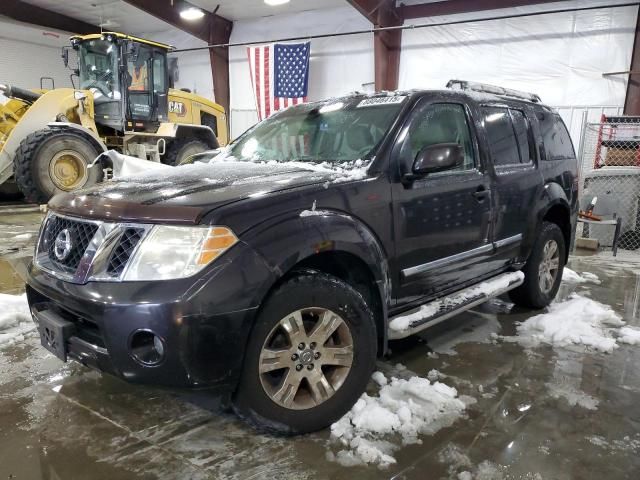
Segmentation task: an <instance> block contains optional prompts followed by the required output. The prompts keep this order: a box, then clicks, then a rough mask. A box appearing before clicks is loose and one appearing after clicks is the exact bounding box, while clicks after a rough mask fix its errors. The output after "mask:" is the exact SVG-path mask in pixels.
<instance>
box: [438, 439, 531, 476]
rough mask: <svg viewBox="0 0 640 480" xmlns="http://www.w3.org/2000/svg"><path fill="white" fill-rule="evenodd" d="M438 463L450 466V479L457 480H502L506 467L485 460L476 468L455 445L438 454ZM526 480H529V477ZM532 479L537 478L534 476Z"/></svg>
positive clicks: (448, 469)
mask: <svg viewBox="0 0 640 480" xmlns="http://www.w3.org/2000/svg"><path fill="white" fill-rule="evenodd" d="M438 461H439V462H440V463H443V464H445V465H448V468H447V473H448V474H449V478H452V479H453V478H455V479H457V480H501V479H503V478H504V474H503V470H504V468H505V467H503V466H502V465H496V464H495V463H493V462H490V461H489V460H484V461H483V462H481V463H480V464H478V465H477V466H474V464H473V462H472V461H471V459H470V458H469V456H468V455H467V454H466V453H464V452H463V450H462V448H460V447H459V446H458V445H455V444H448V445H447V446H446V447H445V448H444V449H442V450H441V451H440V452H439V453H438ZM526 478H529V477H528V476H527V477H526ZM532 478H537V477H536V476H533V477H532Z"/></svg>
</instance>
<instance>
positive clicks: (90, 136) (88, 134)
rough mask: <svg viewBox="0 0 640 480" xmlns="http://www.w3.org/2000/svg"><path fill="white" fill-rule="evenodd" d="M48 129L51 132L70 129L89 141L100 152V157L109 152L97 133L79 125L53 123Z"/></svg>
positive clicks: (48, 125)
mask: <svg viewBox="0 0 640 480" xmlns="http://www.w3.org/2000/svg"><path fill="white" fill-rule="evenodd" d="M47 127H48V128H49V129H51V130H65V129H69V130H70V131H72V132H74V133H77V134H79V135H82V136H83V137H85V138H86V139H87V140H89V141H90V142H91V144H92V145H93V146H94V147H95V148H96V149H97V150H98V155H100V154H101V153H103V152H106V151H107V150H108V148H107V146H106V145H105V144H104V142H103V141H102V140H101V139H100V137H98V135H97V134H96V133H95V132H92V131H91V130H89V129H88V128H85V127H83V126H82V125H78V124H77V123H70V122H51V123H49V124H47Z"/></svg>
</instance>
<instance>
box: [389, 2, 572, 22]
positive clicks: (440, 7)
mask: <svg viewBox="0 0 640 480" xmlns="http://www.w3.org/2000/svg"><path fill="white" fill-rule="evenodd" d="M559 1H561V0H534V1H532V0H474V1H470V0H445V1H440V2H431V3H420V4H413V5H405V4H403V3H401V4H400V7H399V8H398V10H399V14H400V15H401V16H402V18H404V19H409V18H421V17H437V16H439V15H455V14H456V13H469V12H483V11H485V10H499V9H502V8H513V7H525V6H529V5H535V4H537V3H553V2H559Z"/></svg>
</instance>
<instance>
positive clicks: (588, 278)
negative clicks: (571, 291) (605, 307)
mask: <svg viewBox="0 0 640 480" xmlns="http://www.w3.org/2000/svg"><path fill="white" fill-rule="evenodd" d="M562 281H563V282H567V283H587V282H591V283H595V284H596V285H599V284H600V283H601V282H600V279H599V278H598V276H597V275H596V274H594V273H590V272H582V273H577V272H574V271H573V270H571V269H570V268H567V267H564V271H563V272H562Z"/></svg>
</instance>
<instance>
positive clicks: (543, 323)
mask: <svg viewBox="0 0 640 480" xmlns="http://www.w3.org/2000/svg"><path fill="white" fill-rule="evenodd" d="M623 324H624V322H623V321H622V320H621V319H620V317H619V316H618V315H616V313H615V312H614V311H613V310H612V309H611V307H609V306H607V305H604V304H602V303H599V302H596V301H594V300H591V299H589V298H586V297H582V296H580V295H578V294H575V293H574V294H572V295H571V296H570V297H569V299H568V300H567V301H565V302H560V303H553V304H551V305H550V306H549V312H548V313H542V314H540V315H536V316H535V317H531V318H530V319H528V320H526V321H525V322H523V323H522V324H520V325H518V327H517V331H518V338H517V339H516V341H518V342H519V343H522V344H524V345H525V346H530V347H535V346H538V345H540V344H543V343H545V344H549V345H553V346H557V347H566V346H569V345H584V346H587V347H592V348H594V349H596V350H600V351H602V352H611V351H612V350H613V349H614V348H615V347H616V346H617V345H616V339H615V338H614V336H613V334H612V329H611V327H620V326H622V325H623Z"/></svg>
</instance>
